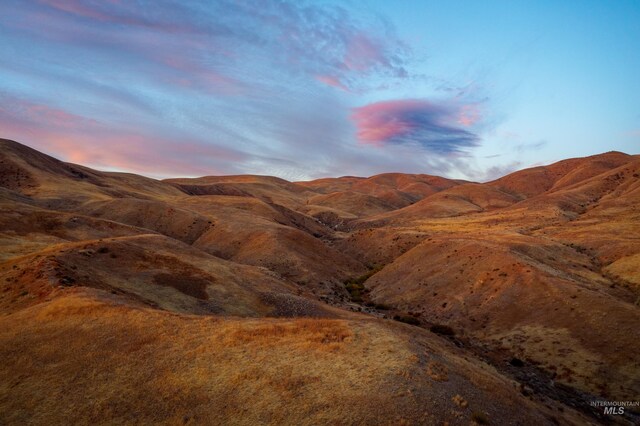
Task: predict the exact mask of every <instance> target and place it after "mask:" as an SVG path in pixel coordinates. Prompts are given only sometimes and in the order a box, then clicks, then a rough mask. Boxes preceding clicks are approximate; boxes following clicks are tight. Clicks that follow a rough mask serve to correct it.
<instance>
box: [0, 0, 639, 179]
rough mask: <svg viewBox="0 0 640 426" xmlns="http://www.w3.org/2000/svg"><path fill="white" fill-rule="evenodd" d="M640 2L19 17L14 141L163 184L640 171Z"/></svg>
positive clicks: (8, 63) (225, 1)
mask: <svg viewBox="0 0 640 426" xmlns="http://www.w3.org/2000/svg"><path fill="white" fill-rule="evenodd" d="M639 75H640V2H638V1H635V0H619V1H590V0H580V1H570V0H565V1H561V2H559V1H555V0H553V1H545V0H536V1H533V0H532V1H520V0H509V1H507V0H505V1H461V0H447V1H444V0H442V1H428V0H416V1H411V0H403V1H391V0H388V1H382V0H377V1H373V0H371V1H369V0H351V1H344V0H343V1H302V0H298V1H295V0H292V1H274V0H260V1H257V0H256V1H244V0H206V1H204V0H203V1H188V2H184V1H149V2H147V1H142V0H137V1H135V0H96V1H89V0H86V1H85V0H39V1H38V0H31V1H30V0H2V1H1V2H0V137H2V138H8V139H13V140H16V141H18V142H21V143H24V144H26V145H28V146H31V147H33V148H35V149H38V150H41V151H43V152H45V153H48V154H50V155H53V156H55V157H57V158H60V159H62V160H65V161H70V162H73V163H79V164H83V165H87V166H90V167H94V168H97V169H101V170H112V171H127V172H133V173H139V174H143V175H146V176H150V177H155V178H166V177H176V176H204V175H223V174H261V175H274V176H279V177H282V178H285V179H288V180H294V181H295V180H307V179H314V178H320V177H327V176H344V175H355V176H371V175H375V174H379V173H385V172H404V173H426V174H433V175H440V176H446V177H450V178H459V179H469V180H474V181H487V180H491V179H495V178H497V177H500V176H502V175H504V174H507V173H509V172H512V171H514V170H517V169H521V168H524V167H530V166H535V165H541V164H548V163H551V162H554V161H558V160H561V159H564V158H569V157H580V156H586V155H593V154H598V153H602V152H606V151H611V150H616V151H623V152H626V153H629V154H638V153H640V78H639V77H638V76H639Z"/></svg>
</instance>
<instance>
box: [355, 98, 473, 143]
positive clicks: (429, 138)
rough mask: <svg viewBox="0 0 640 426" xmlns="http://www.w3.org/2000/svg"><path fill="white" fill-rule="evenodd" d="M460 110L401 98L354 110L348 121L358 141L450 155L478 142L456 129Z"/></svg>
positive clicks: (469, 133) (470, 135) (470, 134)
mask: <svg viewBox="0 0 640 426" xmlns="http://www.w3.org/2000/svg"><path fill="white" fill-rule="evenodd" d="M461 110H462V107H459V108H455V107H452V106H450V105H447V104H435V103H432V102H429V101H426V100H418V99H402V100H393V101H384V102H376V103H373V104H369V105H365V106H362V107H359V108H354V109H353V112H352V114H351V119H352V121H353V122H354V124H355V126H356V129H357V138H358V140H359V141H360V142H362V143H365V144H373V145H377V146H382V145H384V144H387V143H396V144H402V143H415V144H418V145H421V146H422V147H424V148H427V149H429V150H433V151H440V152H451V151H457V150H458V149H459V148H462V147H469V146H474V145H476V144H477V141H478V137H477V136H476V135H475V134H473V133H471V132H469V131H467V130H464V129H461V128H459V127H457V126H456V124H459V123H458V122H457V121H458V120H459V117H460V116H461V115H460V114H461V112H460V111H461ZM469 122H470V121H469Z"/></svg>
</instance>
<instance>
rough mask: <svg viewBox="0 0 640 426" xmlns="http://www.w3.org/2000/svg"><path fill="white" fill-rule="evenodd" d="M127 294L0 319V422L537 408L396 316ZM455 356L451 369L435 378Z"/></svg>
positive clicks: (312, 420)
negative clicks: (199, 311)
mask: <svg viewBox="0 0 640 426" xmlns="http://www.w3.org/2000/svg"><path fill="white" fill-rule="evenodd" d="M121 302H122V300H121V299H118V298H116V297H114V296H107V295H106V294H105V293H102V292H100V291H97V290H91V291H85V290H79V291H75V292H71V293H70V294H68V295H67V296H64V297H60V298H58V299H55V300H54V301H52V302H48V303H45V304H41V305H38V306H34V307H31V308H28V309H24V310H22V311H20V312H17V313H15V314H12V315H9V316H5V317H3V318H2V319H0V359H2V360H3V364H2V365H1V366H0V423H2V424H25V423H29V424H69V423H73V424H105V423H108V424H124V423H126V424H152V423H153V424H155V423H161V424H225V425H226V424H251V425H253V424H274V425H275V424H295V425H306V424H402V423H403V422H404V424H425V423H426V424H433V423H438V422H440V423H441V422H443V421H449V420H451V416H452V414H451V412H452V411H451V410H452V409H455V410H458V411H457V413H458V414H456V415H464V416H466V417H467V418H468V416H469V415H470V412H469V413H466V414H465V413H462V414H460V412H459V411H460V410H461V409H464V410H470V407H474V408H476V409H480V408H482V409H483V410H487V411H489V412H491V413H492V416H494V415H495V416H500V414H499V413H500V411H501V410H502V411H504V406H505V404H506V406H507V407H517V409H515V408H514V409H511V408H509V409H508V410H507V412H506V414H503V416H515V417H514V418H520V419H521V420H522V421H523V422H527V421H528V422H534V423H535V422H539V421H540V419H542V417H539V415H538V414H536V413H535V412H534V411H533V409H534V408H533V405H531V404H532V403H530V402H529V401H526V400H521V399H520V398H521V397H520V396H519V395H518V394H517V393H515V391H514V390H513V388H512V387H511V386H510V385H509V384H508V383H506V382H504V381H503V380H501V379H496V378H494V377H493V376H491V375H490V374H488V373H487V372H485V371H484V370H481V369H478V368H477V367H474V366H473V365H472V364H470V363H469V362H467V361H463V360H461V359H457V358H456V359H457V360H452V359H450V361H445V360H444V358H443V357H442V356H438V361H435V360H434V359H431V361H432V362H431V363H430V364H429V366H430V367H427V366H426V363H427V362H428V358H427V357H425V356H423V355H420V353H422V352H420V351H423V350H424V348H427V349H428V350H429V352H440V353H442V352H443V351H445V349H444V347H442V346H441V345H440V344H439V343H438V344H435V345H434V344H432V343H429V342H428V341H426V340H424V339H423V338H420V339H422V340H421V342H422V343H420V344H417V343H416V342H415V339H416V337H415V336H414V337H410V336H411V334H408V333H407V332H408V331H412V328H408V327H407V326H404V325H401V324H397V323H395V322H384V323H383V322H381V321H375V320H359V321H346V320H331V319H318V320H314V319H295V320H283V319H239V318H228V319H221V318H213V317H202V316H200V317H198V316H184V315H179V314H172V313H167V312H162V311H156V310H151V309H147V308H132V307H130V306H128V305H126V304H122V303H121ZM385 324H386V325H385ZM425 336H430V334H428V333H427V332H425ZM412 342H413V343H412ZM416 351H418V352H416ZM447 356H449V355H447ZM454 358H455V357H454ZM436 362H437V364H436ZM451 362H453V363H452V364H451ZM445 364H448V366H447V365H445ZM428 368H430V369H431V371H432V374H427V369H428ZM452 368H454V369H455V370H456V374H455V379H452V376H451V374H450V373H449V375H448V377H449V380H448V381H446V382H443V381H435V380H434V379H433V377H430V376H431V375H433V372H435V373H436V374H438V375H439V376H438V377H440V375H442V374H445V373H443V372H446V371H449V370H450V369H452ZM458 394H463V395H465V401H468V404H469V408H467V407H466V406H465V407H462V406H461V405H460V403H459V402H456V401H455V400H454V399H453V398H454V396H455V395H458ZM489 395H491V396H489ZM446 407H448V408H446ZM461 407H462V408H461ZM503 418H507V417H503ZM526 419H528V420H526ZM536 419H537V420H536Z"/></svg>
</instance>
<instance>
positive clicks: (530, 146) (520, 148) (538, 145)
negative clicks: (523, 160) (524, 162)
mask: <svg viewBox="0 0 640 426" xmlns="http://www.w3.org/2000/svg"><path fill="white" fill-rule="evenodd" d="M545 146H547V141H544V140H543V141H538V142H531V143H521V144H517V145H514V147H513V150H514V151H516V152H518V153H523V152H526V151H538V150H540V149H542V148H544V147H545Z"/></svg>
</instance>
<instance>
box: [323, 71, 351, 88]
mask: <svg viewBox="0 0 640 426" xmlns="http://www.w3.org/2000/svg"><path fill="white" fill-rule="evenodd" d="M315 77H316V80H318V81H319V82H321V83H323V84H326V85H327V86H331V87H335V88H338V89H340V90H343V91H345V92H350V91H351V90H349V88H348V87H347V86H346V85H344V84H343V83H342V82H341V81H340V79H339V78H337V77H333V76H330V75H316V76H315Z"/></svg>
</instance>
